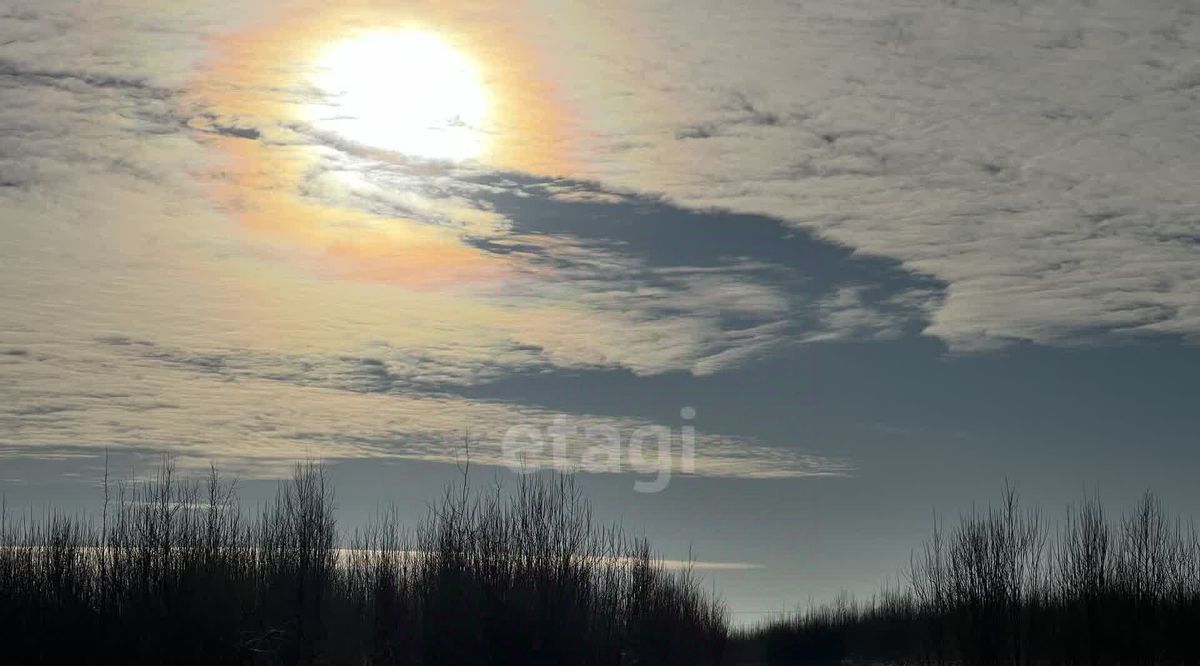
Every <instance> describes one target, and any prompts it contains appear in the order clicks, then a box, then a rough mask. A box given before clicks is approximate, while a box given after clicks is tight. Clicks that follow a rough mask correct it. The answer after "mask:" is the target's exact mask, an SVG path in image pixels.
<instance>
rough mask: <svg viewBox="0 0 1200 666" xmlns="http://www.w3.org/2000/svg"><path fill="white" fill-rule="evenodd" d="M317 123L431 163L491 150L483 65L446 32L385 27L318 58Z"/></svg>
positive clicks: (361, 141)
mask: <svg viewBox="0 0 1200 666" xmlns="http://www.w3.org/2000/svg"><path fill="white" fill-rule="evenodd" d="M313 83H314V84H315V86H316V88H317V90H318V97H319V102H318V103H317V104H315V105H314V114H313V115H314V118H313V121H314V124H315V125H316V126H317V128H318V129H321V130H324V131H330V132H333V133H335V134H337V135H339V136H341V137H343V138H345V139H348V140H350V141H352V142H354V143H358V144H362V145H364V146H369V147H372V148H378V149H382V150H388V151H393V152H397V153H402V154H404V155H406V156H409V157H416V158H422V159H430V160H445V161H454V162H459V161H466V160H472V159H478V158H480V157H481V156H482V155H483V153H484V152H485V150H486V148H487V132H486V127H485V125H486V123H487V121H488V115H489V111H490V103H489V99H488V91H487V87H486V85H485V84H484V79H483V77H482V75H481V73H480V71H479V67H478V66H477V65H476V64H475V62H473V61H472V60H471V59H470V58H469V57H467V55H465V54H464V53H463V52H462V51H460V50H458V49H456V48H455V47H454V46H453V45H452V44H451V43H449V42H448V41H446V40H445V39H443V38H441V37H440V36H438V35H436V34H434V33H430V32H425V31H420V30H380V31H375V32H370V33H367V34H363V35H359V36H356V37H352V38H347V39H345V40H342V41H339V42H335V43H333V44H331V45H329V46H328V47H326V48H325V49H324V50H323V51H322V52H321V53H320V54H319V57H318V59H317V63H316V67H315V72H314V80H313Z"/></svg>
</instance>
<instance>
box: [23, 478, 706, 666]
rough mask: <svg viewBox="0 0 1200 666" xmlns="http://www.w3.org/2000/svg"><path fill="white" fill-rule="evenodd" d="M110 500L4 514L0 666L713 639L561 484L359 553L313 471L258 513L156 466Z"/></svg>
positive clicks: (380, 522)
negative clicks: (94, 507) (95, 507)
mask: <svg viewBox="0 0 1200 666" xmlns="http://www.w3.org/2000/svg"><path fill="white" fill-rule="evenodd" d="M105 493H106V502H105V510H104V512H103V513H102V515H99V516H96V517H94V518H93V519H87V518H80V517H74V516H67V515H63V514H59V513H50V514H48V515H44V516H29V515H24V516H22V515H17V516H13V515H10V514H7V513H6V514H5V515H4V517H3V525H2V530H0V640H2V644H0V663H5V664H35V663H37V664H98V663H122V664H138V663H155V664H187V663H196V664H239V663H241V664H318V663H319V664H338V665H348V664H392V663H396V664H438V665H441V664H452V665H453V664H521V665H528V664H614V665H623V664H689V665H690V664H706V663H715V662H716V661H717V660H718V659H719V656H720V654H721V652H722V648H723V644H724V641H725V636H726V614H725V611H724V608H723V607H722V605H721V604H720V603H718V602H716V601H715V600H714V599H712V598H711V597H709V596H707V595H705V594H704V593H703V591H702V589H701V587H700V586H699V585H698V584H697V581H696V579H695V578H694V577H693V576H692V573H691V572H690V571H688V570H683V571H670V570H667V569H666V568H664V567H663V566H662V565H661V563H659V562H656V560H655V559H654V558H653V557H652V556H651V554H650V549H649V547H648V545H647V544H646V542H645V541H644V540H639V539H631V538H628V537H626V536H624V535H623V534H622V533H621V532H620V531H619V530H618V529H616V528H612V527H602V526H597V525H594V524H593V523H592V522H591V518H590V514H589V509H588V505H587V503H586V502H585V501H583V500H582V499H581V498H580V496H579V495H578V493H577V492H576V491H575V489H574V487H573V486H572V485H571V482H570V481H569V480H568V479H558V480H555V481H547V480H545V479H541V480H527V481H525V482H523V483H521V484H520V485H519V487H517V488H515V489H514V491H513V492H511V493H501V491H500V490H499V489H496V490H495V492H489V493H484V494H472V493H469V492H468V491H467V490H466V483H465V480H464V483H463V484H462V486H458V487H455V488H452V489H450V490H448V491H447V492H446V494H445V495H444V496H443V497H442V498H441V500H440V501H439V502H438V503H437V504H436V505H435V506H434V507H433V508H431V509H430V512H429V514H428V517H427V518H426V519H425V520H424V521H423V522H421V523H420V524H419V525H417V526H415V527H414V528H413V529H412V530H411V531H405V530H403V529H402V528H401V527H400V526H399V525H398V523H397V520H396V516H395V513H394V512H393V513H384V514H382V515H381V516H379V518H378V519H377V520H375V521H374V522H373V523H371V524H370V526H368V527H367V528H365V529H363V530H359V531H358V532H357V533H355V534H353V535H340V534H339V533H338V531H337V528H336V526H335V524H334V519H333V513H332V507H333V504H332V492H331V489H330V487H329V486H328V485H327V483H326V480H325V478H324V476H323V474H322V472H321V470H320V468H318V467H313V466H305V467H301V468H299V469H298V471H297V473H296V475H295V478H294V479H293V480H292V481H291V482H290V483H287V484H283V485H281V487H280V489H279V492H278V494H277V496H276V498H275V500H274V501H273V502H270V503H269V504H267V505H266V506H265V508H262V509H261V510H260V511H258V512H256V514H253V515H248V514H246V513H245V512H244V511H243V510H242V508H241V507H240V506H239V504H238V501H237V498H236V497H235V495H234V492H233V488H232V486H231V485H228V484H226V483H224V482H222V481H221V480H220V479H219V478H217V476H216V474H215V473H214V474H213V476H212V478H210V479H209V480H208V482H207V483H193V482H181V481H180V480H178V479H177V478H175V476H174V475H173V473H172V470H171V467H170V466H169V465H166V466H164V467H163V469H162V470H161V471H160V472H159V474H158V476H157V478H156V479H155V480H154V481H153V482H149V483H143V484H136V485H131V486H124V487H119V488H117V489H116V491H115V493H114V495H115V497H113V498H112V501H111V502H110V501H109V500H108V498H107V495H108V484H105ZM343 537H345V540H344V541H343Z"/></svg>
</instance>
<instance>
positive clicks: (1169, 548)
mask: <svg viewBox="0 0 1200 666" xmlns="http://www.w3.org/2000/svg"><path fill="white" fill-rule="evenodd" d="M730 648H731V652H734V653H740V652H752V651H757V652H758V653H759V658H761V659H763V660H764V661H767V662H768V663H778V664H833V663H842V662H851V663H891V664H987V665H1000V664H1012V665H1022V664H1070V665H1074V664H1079V665H1089V666H1099V665H1106V664H1146V665H1151V664H1154V665H1160V664H1200V536H1198V534H1197V531H1196V529H1195V528H1194V527H1193V525H1192V524H1190V523H1187V524H1185V523H1183V522H1182V521H1180V520H1178V519H1172V518H1169V517H1168V515H1167V514H1166V513H1165V512H1164V511H1163V509H1162V507H1161V505H1160V504H1159V502H1158V500H1156V499H1155V498H1154V497H1153V496H1151V495H1146V496H1145V497H1144V498H1143V500H1142V501H1141V503H1140V504H1139V505H1138V506H1136V507H1135V508H1134V509H1133V510H1132V511H1131V512H1129V513H1127V514H1126V515H1124V516H1122V517H1119V518H1115V519H1114V518H1110V517H1109V516H1107V515H1106V514H1105V511H1104V509H1103V507H1102V506H1101V505H1100V503H1099V502H1097V501H1095V500H1088V501H1085V502H1084V503H1083V504H1082V505H1081V506H1079V507H1076V508H1074V509H1073V510H1071V511H1070V512H1069V513H1068V514H1067V517H1066V519H1065V521H1064V522H1063V523H1062V524H1061V525H1059V526H1057V527H1052V526H1050V525H1049V524H1048V523H1047V521H1046V520H1044V519H1043V516H1042V514H1041V513H1040V512H1039V511H1037V510H1036V509H1023V508H1022V507H1021V506H1020V504H1019V502H1018V499H1017V496H1016V494H1015V493H1013V492H1012V491H1011V490H1008V491H1006V493H1005V495H1004V498H1003V501H1002V502H1001V503H1000V504H999V505H998V506H994V507H992V508H990V509H988V510H987V511H983V512H974V513H971V514H968V515H965V516H962V517H961V518H960V520H959V522H958V524H957V525H956V526H954V527H953V528H952V529H950V530H949V531H946V530H944V529H941V528H935V531H934V534H933V536H932V537H931V539H930V540H929V541H928V542H927V544H926V545H925V547H924V550H923V551H922V552H919V553H917V554H916V555H915V556H914V557H913V559H912V562H911V566H910V568H909V570H908V572H907V576H906V577H905V579H902V581H901V582H900V583H898V584H896V585H894V586H892V587H889V588H885V589H883V590H882V591H881V592H880V593H879V594H877V595H876V596H875V597H874V598H873V599H871V600H869V601H866V602H856V601H854V600H852V599H850V598H848V597H847V598H843V599H840V600H839V601H837V602H835V603H833V604H830V605H826V606H822V607H817V608H814V609H811V610H807V611H802V612H799V613H797V614H796V615H794V616H792V617H790V618H787V619H785V620H783V621H776V622H771V623H767V624H765V625H763V626H760V627H756V628H753V629H750V630H747V631H743V632H740V634H739V635H737V636H735V637H733V638H732V639H731V645H730Z"/></svg>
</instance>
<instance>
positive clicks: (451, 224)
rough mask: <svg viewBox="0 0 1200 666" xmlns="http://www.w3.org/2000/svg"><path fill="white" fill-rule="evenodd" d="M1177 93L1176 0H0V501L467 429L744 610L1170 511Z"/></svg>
mask: <svg viewBox="0 0 1200 666" xmlns="http://www.w3.org/2000/svg"><path fill="white" fill-rule="evenodd" d="M335 5H336V6H335ZM1198 101H1200V7H1198V6H1197V5H1196V4H1195V3H1194V2H1191V0H1139V1H1137V2H1134V1H1132V0H1124V1H1118V0H1009V1H1005V2H1000V1H995V0H909V1H907V2H891V3H880V2H877V1H874V0H807V1H805V2H768V1H766V0H763V1H761V2H760V1H755V2H745V3H727V2H710V1H706V0H696V1H695V2H650V1H640V2H632V1H619V2H582V1H580V2H545V1H539V0H513V1H512V2H503V3H481V2H470V1H467V0H455V1H452V2H445V1H443V2H401V1H385V0H375V1H372V0H352V1H349V2H340V3H327V2H310V1H302V0H238V2H231V1H229V0H213V1H212V2H205V3H194V2H175V1H156V2H150V1H149V0H91V1H84V2H79V1H67V0H37V1H35V2H12V1H0V492H2V493H3V494H4V495H5V496H6V497H7V498H9V500H8V501H10V502H13V501H20V502H29V503H53V504H56V505H64V506H87V505H88V503H89V502H92V503H94V502H95V500H96V490H97V488H96V484H97V481H98V479H99V478H100V477H101V476H102V474H103V467H104V461H105V456H106V455H107V456H108V457H109V460H110V461H115V463H116V464H117V465H119V466H120V467H121V469H126V468H127V469H129V470H130V471H129V473H128V474H129V475H136V474H139V473H143V472H144V471H145V470H147V469H150V467H152V466H153V464H155V461H156V460H157V459H158V456H159V455H160V454H161V453H163V452H169V453H170V454H172V455H173V456H175V459H176V460H177V464H178V465H180V466H181V467H182V468H184V469H202V468H207V466H208V464H209V463H210V462H212V463H215V464H217V465H218V466H220V467H221V468H222V469H224V470H226V471H228V472H229V473H231V474H234V475H237V476H238V477H239V478H241V479H243V487H244V488H245V491H246V492H247V493H249V494H250V495H251V496H253V495H254V493H256V492H257V493H264V494H265V493H266V492H268V488H269V487H270V486H271V484H273V483H274V479H278V478H280V477H282V476H286V475H287V474H288V470H289V469H290V466H291V465H292V464H293V463H294V462H295V461H297V460H303V459H313V458H315V459H320V460H322V461H324V462H325V464H326V465H327V466H328V468H329V469H330V472H331V474H332V475H333V476H334V478H335V481H336V482H337V483H338V492H339V510H340V511H341V512H342V513H343V514H344V516H345V517H344V520H345V521H349V522H351V523H352V522H353V521H354V520H356V519H357V518H356V516H360V515H362V514H363V513H364V512H366V511H367V510H369V509H370V508H371V507H374V506H377V505H378V503H380V502H386V501H394V502H396V503H397V505H398V506H399V507H401V508H406V507H407V508H408V509H409V510H411V515H412V516H413V517H414V519H415V518H416V517H418V516H419V515H421V514H423V513H424V507H425V504H424V502H426V501H427V500H429V499H431V498H432V497H434V496H435V495H436V494H437V490H438V488H439V487H440V486H441V484H443V483H445V482H446V481H448V480H451V479H453V478H454V477H455V475H456V474H457V468H456V465H457V464H458V463H460V462H461V461H462V460H463V458H464V454H465V453H467V449H466V447H464V441H467V442H470V446H469V456H470V459H471V462H472V465H474V466H476V469H481V470H483V472H482V474H484V475H488V474H497V475H500V476H501V478H508V477H511V476H512V475H514V474H519V473H527V472H529V471H531V470H535V469H562V470H570V471H574V472H577V473H578V474H579V475H580V476H579V478H580V482H581V483H582V484H583V485H584V487H585V489H586V490H587V491H588V492H589V495H590V496H591V497H592V499H593V502H594V505H595V509H596V511H597V513H598V514H600V515H601V516H602V517H605V518H611V519H614V520H620V521H621V522H622V523H623V524H625V525H626V526H627V527H628V528H630V529H632V530H634V531H637V532H638V533H644V534H645V535H647V536H649V537H650V538H651V539H652V540H653V541H654V542H655V543H656V545H658V546H659V548H660V550H661V551H662V552H663V554H664V556H666V557H669V558H685V557H686V556H687V555H688V552H689V550H690V551H691V552H693V553H694V556H695V557H696V558H697V559H698V560H699V568H700V569H701V571H702V573H704V574H705V575H706V576H707V577H709V578H711V579H712V582H713V584H714V588H715V589H717V590H718V591H719V592H720V593H721V594H722V595H724V596H725V597H726V598H727V599H728V600H729V603H730V606H731V608H732V609H733V611H734V613H735V614H736V615H737V617H738V618H739V619H740V620H745V619H753V618H756V617H762V616H763V615H764V614H765V613H769V612H774V611H777V610H779V609H781V608H788V607H791V606H793V605H795V604H797V603H800V604H803V603H806V602H807V600H809V599H816V600H820V599H824V598H829V597H830V596H832V595H833V594H836V593H837V592H838V590H841V589H849V590H852V591H856V592H859V593H864V592H865V593H869V592H870V590H871V589H872V587H873V586H874V585H876V584H878V583H880V582H883V581H884V580H886V579H887V578H888V577H889V576H895V575H896V573H897V572H898V571H899V570H900V569H901V568H902V567H903V566H904V564H905V563H906V562H907V561H908V555H909V553H910V551H911V550H912V549H913V548H914V547H916V546H918V545H919V543H920V540H921V539H922V538H923V537H924V535H926V534H927V533H928V532H929V529H930V527H931V525H932V523H933V520H934V516H935V512H936V515H941V516H943V517H950V518H953V516H955V515H957V513H959V512H961V511H966V510H969V509H970V508H971V506H972V505H973V504H979V503H986V502H987V501H988V500H989V499H991V498H994V497H996V495H997V494H998V491H999V489H1000V488H1001V486H1002V484H1003V483H1004V482H1005V480H1006V479H1007V480H1009V481H1011V482H1013V483H1014V485H1016V487H1017V488H1018V489H1019V490H1021V491H1022V492H1024V493H1025V494H1026V496H1027V497H1029V498H1030V499H1032V500H1035V501H1039V502H1044V503H1045V504H1046V505H1047V506H1048V507H1055V510H1057V507H1060V506H1063V505H1065V504H1066V503H1068V502H1070V501H1073V500H1077V499H1078V498H1080V497H1081V496H1082V494H1083V493H1085V492H1097V493H1099V494H1100V495H1101V496H1102V497H1103V498H1105V499H1109V500H1111V501H1112V502H1113V503H1114V504H1121V503H1125V502H1128V501H1130V500H1131V499H1132V498H1133V497H1135V496H1136V495H1137V494H1138V493H1140V492H1142V491H1144V490H1146V489H1152V490H1154V491H1156V492H1158V493H1159V494H1161V495H1162V496H1163V498H1164V499H1165V500H1166V502H1167V504H1168V505H1169V506H1171V507H1172V508H1174V509H1176V510H1178V511H1180V512H1182V513H1185V514H1194V513H1198V511H1197V509H1200V490H1197V489H1195V488H1194V487H1193V486H1194V483H1192V478H1193V477H1194V473H1195V471H1196V470H1197V469H1198V468H1200V467H1198V466H1200V451H1198V450H1197V447H1196V444H1197V435H1196V433H1197V432H1198V428H1200V416H1198V414H1200V410H1197V409H1196V403H1197V399H1198V398H1200V372H1197V371H1198V370H1200V348H1198V347H1197V342H1198V341H1200V187H1197V186H1196V183H1197V181H1198V180H1200V112H1198V109H1200V105H1198ZM506 475H507V476H506Z"/></svg>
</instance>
